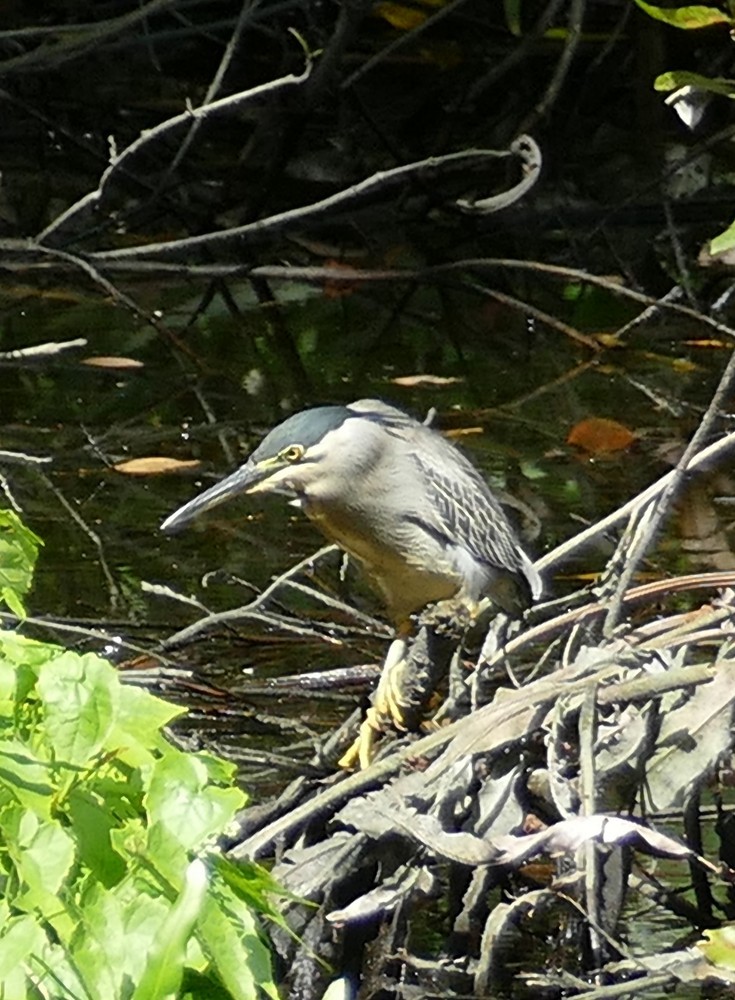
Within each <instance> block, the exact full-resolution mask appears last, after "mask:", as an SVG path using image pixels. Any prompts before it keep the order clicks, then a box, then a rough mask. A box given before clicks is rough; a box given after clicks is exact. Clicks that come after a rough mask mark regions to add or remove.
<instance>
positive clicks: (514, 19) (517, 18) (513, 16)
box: [503, 0, 521, 38]
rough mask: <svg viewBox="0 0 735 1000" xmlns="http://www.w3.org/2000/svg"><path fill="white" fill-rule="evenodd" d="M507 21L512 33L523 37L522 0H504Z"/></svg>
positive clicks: (517, 36)
mask: <svg viewBox="0 0 735 1000" xmlns="http://www.w3.org/2000/svg"><path fill="white" fill-rule="evenodd" d="M503 11H504V13H505V23H506V25H507V28H508V31H509V32H510V33H511V35H515V37H516V38H520V37H521V0H503Z"/></svg>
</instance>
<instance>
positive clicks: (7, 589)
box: [0, 510, 43, 618]
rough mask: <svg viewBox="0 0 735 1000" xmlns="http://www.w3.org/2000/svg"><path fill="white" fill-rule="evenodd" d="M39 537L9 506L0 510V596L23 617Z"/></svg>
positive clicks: (39, 541) (39, 542) (14, 611)
mask: <svg viewBox="0 0 735 1000" xmlns="http://www.w3.org/2000/svg"><path fill="white" fill-rule="evenodd" d="M41 545H43V542H42V541H41V539H40V538H39V537H38V536H37V535H34V533H33V532H32V531H31V530H30V528H26V526H25V525H24V524H23V522H22V521H21V519H20V518H19V517H18V515H17V514H16V513H15V512H14V511H12V510H0V600H3V601H4V602H5V603H6V604H7V605H8V607H9V608H10V610H11V611H12V612H13V614H14V615H17V617H18V618H25V608H24V606H23V598H24V597H25V595H26V594H27V593H28V591H29V590H30V587H31V581H32V579H33V567H34V566H35V564H36V556H37V555H38V549H39V546H41Z"/></svg>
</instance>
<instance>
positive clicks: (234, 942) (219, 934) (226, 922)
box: [197, 886, 278, 1000]
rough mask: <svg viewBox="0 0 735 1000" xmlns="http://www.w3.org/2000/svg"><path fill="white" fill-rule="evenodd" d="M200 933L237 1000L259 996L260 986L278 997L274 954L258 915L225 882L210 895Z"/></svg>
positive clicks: (264, 990)
mask: <svg viewBox="0 0 735 1000" xmlns="http://www.w3.org/2000/svg"><path fill="white" fill-rule="evenodd" d="M197 935H198V937H199V940H200V941H201V943H202V947H203V948H204V951H205V953H206V954H207V956H208V957H209V959H210V961H211V962H212V965H213V967H214V969H215V970H216V972H217V975H218V976H219V977H220V979H221V980H222V982H223V983H224V984H225V986H226V987H227V989H228V990H229V991H230V993H231V994H232V996H233V997H235V1000H256V998H257V997H258V996H259V995H260V994H259V990H258V988H259V987H260V989H261V990H263V992H265V993H266V994H267V995H268V996H270V997H273V998H274V1000H277V998H278V991H277V990H276V987H275V983H274V982H273V969H272V964H271V955H270V952H269V950H268V948H267V947H266V945H265V944H264V942H263V940H262V937H261V934H260V931H259V927H258V923H257V921H256V919H255V916H254V915H253V913H252V911H251V910H250V908H249V907H248V906H246V905H245V904H244V903H243V902H242V901H241V900H239V899H238V898H237V897H236V896H235V895H234V893H233V892H232V891H231V890H230V889H229V888H227V887H226V886H225V887H222V888H221V889H219V888H218V891H217V892H216V894H212V895H210V896H209V897H208V898H207V900H206V902H205V904H204V907H203V909H202V915H201V917H200V918H199V922H198V924H197Z"/></svg>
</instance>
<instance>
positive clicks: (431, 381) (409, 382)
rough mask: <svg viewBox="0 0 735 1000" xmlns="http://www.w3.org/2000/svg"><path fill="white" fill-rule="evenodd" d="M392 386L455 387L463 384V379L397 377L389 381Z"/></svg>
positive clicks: (426, 376) (422, 375)
mask: <svg viewBox="0 0 735 1000" xmlns="http://www.w3.org/2000/svg"><path fill="white" fill-rule="evenodd" d="M390 381H391V382H392V383H393V385H402V386H403V387H404V388H405V389H416V388H420V387H421V386H422V385H428V386H431V387H432V388H438V387H440V386H444V385H457V384H458V383H460V382H463V381H464V379H461V378H456V377H454V376H444V375H428V374H419V375H398V376H397V377H396V378H392V379H391V380H390Z"/></svg>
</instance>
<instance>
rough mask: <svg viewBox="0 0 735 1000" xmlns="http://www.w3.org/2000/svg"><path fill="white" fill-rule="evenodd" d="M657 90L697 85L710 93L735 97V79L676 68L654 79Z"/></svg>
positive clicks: (699, 88)
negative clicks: (703, 74)
mask: <svg viewBox="0 0 735 1000" xmlns="http://www.w3.org/2000/svg"><path fill="white" fill-rule="evenodd" d="M653 86H654V89H655V90H659V91H662V92H664V93H666V92H667V91H670V90H679V88H680V87H696V88H697V90H706V91H707V92H708V93H710V94H720V95H721V96H722V97H735V80H726V79H725V78H724V77H721V76H714V77H710V76H702V74H701V73H691V72H689V70H685V69H675V70H671V71H670V72H668V73H661V74H660V75H659V76H657V77H656V79H655V80H654V81H653Z"/></svg>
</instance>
